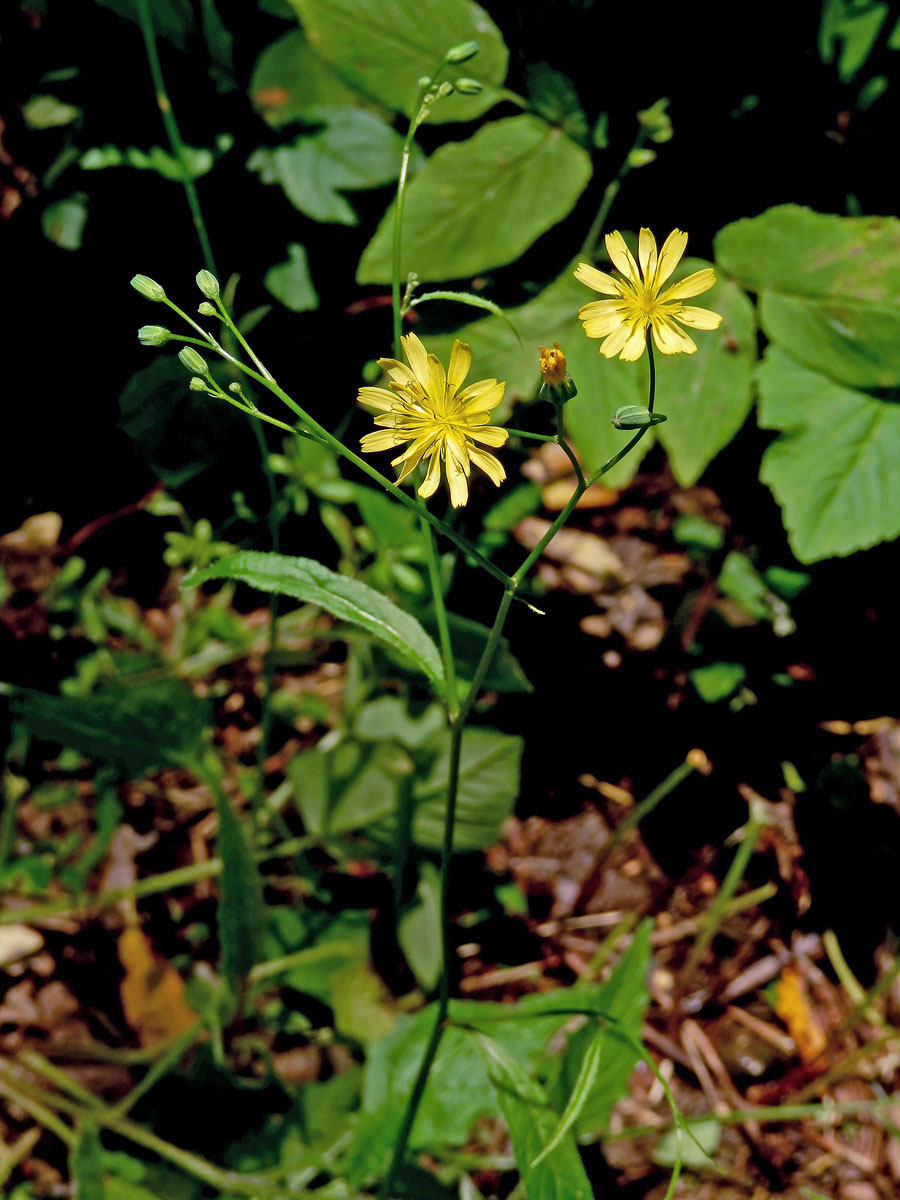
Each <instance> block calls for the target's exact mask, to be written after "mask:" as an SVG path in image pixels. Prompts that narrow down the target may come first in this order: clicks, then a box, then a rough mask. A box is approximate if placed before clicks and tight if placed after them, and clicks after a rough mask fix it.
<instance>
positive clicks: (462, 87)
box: [454, 79, 484, 96]
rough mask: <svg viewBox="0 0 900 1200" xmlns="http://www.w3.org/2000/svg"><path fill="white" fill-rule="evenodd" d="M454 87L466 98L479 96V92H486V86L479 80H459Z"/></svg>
mask: <svg viewBox="0 0 900 1200" xmlns="http://www.w3.org/2000/svg"><path fill="white" fill-rule="evenodd" d="M454 87H455V88H456V90H457V91H458V92H462V94H463V95H464V96H477V95H478V93H479V92H483V91H484V86H483V85H482V84H480V83H479V82H478V80H477V79H457V80H456V82H455V84H454Z"/></svg>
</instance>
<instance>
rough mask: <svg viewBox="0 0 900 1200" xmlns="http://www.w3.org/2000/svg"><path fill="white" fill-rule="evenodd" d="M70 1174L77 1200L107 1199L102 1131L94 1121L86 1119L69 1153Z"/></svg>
mask: <svg viewBox="0 0 900 1200" xmlns="http://www.w3.org/2000/svg"><path fill="white" fill-rule="evenodd" d="M69 1174H70V1175H71V1177H72V1184H73V1187H74V1196H75V1200H105V1197H106V1195H107V1191H106V1186H105V1184H104V1180H103V1148H102V1146H101V1144H100V1131H99V1130H98V1128H97V1126H96V1125H95V1124H94V1122H93V1121H85V1122H84V1123H83V1124H82V1125H81V1128H80V1129H79V1131H78V1136H77V1139H76V1141H75V1144H74V1145H73V1146H72V1149H71V1152H70V1154H69Z"/></svg>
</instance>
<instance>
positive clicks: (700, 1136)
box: [653, 1117, 722, 1171]
mask: <svg viewBox="0 0 900 1200" xmlns="http://www.w3.org/2000/svg"><path fill="white" fill-rule="evenodd" d="M689 1128H690V1131H691V1134H692V1136H693V1137H695V1138H696V1139H697V1142H699V1143H700V1145H699V1146H698V1145H697V1143H696V1142H693V1141H691V1139H690V1138H687V1137H683V1136H682V1137H681V1144H680V1145H679V1136H678V1135H679V1133H680V1132H681V1131H680V1130H678V1129H670V1130H669V1132H668V1133H666V1134H663V1136H662V1137H661V1138H660V1139H659V1141H658V1142H657V1144H656V1148H655V1149H654V1151H653V1161H654V1162H657V1163H659V1164H660V1166H662V1167H674V1166H675V1163H676V1162H677V1161H678V1159H679V1156H680V1158H681V1162H682V1164H683V1165H684V1166H685V1167H687V1168H689V1169H693V1170H695V1171H702V1170H704V1169H706V1168H708V1167H709V1162H710V1159H711V1158H712V1157H713V1155H714V1154H715V1153H716V1151H717V1150H718V1148H719V1142H720V1141H721V1139H722V1126H721V1124H720V1123H719V1122H718V1121H717V1120H716V1119H715V1117H710V1118H709V1120H708V1121H692V1122H691V1124H690V1127H689Z"/></svg>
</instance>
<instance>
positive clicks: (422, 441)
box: [357, 333, 509, 508]
mask: <svg viewBox="0 0 900 1200" xmlns="http://www.w3.org/2000/svg"><path fill="white" fill-rule="evenodd" d="M401 342H402V345H403V353H404V354H405V355H406V360H407V362H408V363H409V366H406V364H405V363H402V362H398V361H397V360H396V359H395V358H381V359H379V360H378V365H379V366H380V367H382V368H383V369H384V370H385V371H387V373H388V375H389V376H390V386H391V389H392V390H391V391H388V390H387V389H386V388H379V387H363V388H360V389H359V395H358V396H357V400H358V402H359V403H360V404H361V405H363V407H364V408H369V409H373V410H374V411H375V412H377V414H378V415H377V416H376V418H375V424H376V425H380V426H382V428H381V429H377V430H376V431H375V432H374V433H367V434H366V435H365V437H364V438H362V440H361V445H362V448H363V450H364V451H366V452H367V453H371V452H372V451H375V450H391V449H393V448H394V447H395V446H402V445H404V444H405V443H407V442H408V443H409V445H408V446H407V447H406V449H405V450H404V451H403V453H402V454H400V455H398V457H397V458H395V459H393V460H392V465H393V466H395V467H396V466H400V465H401V463H402V467H403V469H402V470H401V472H400V476H399V479H398V482H402V481H403V480H404V479H406V477H407V476H408V475H410V474H411V473H412V472H413V471H414V470H415V469H416V467H417V466H418V465H419V463H420V462H422V461H423V460H424V461H425V462H427V464H428V470H427V471H426V473H425V478H424V480H423V481H422V483H421V484H420V485H419V495H420V496H423V497H428V496H430V495H432V494H433V493H434V492H435V491H436V490H437V486H438V484H439V483H440V481H441V467H442V466H443V473H444V476H445V478H446V480H447V484H448V486H449V488H450V503H451V504H452V505H453V507H454V508H459V507H460V506H461V505H463V504H465V503H466V501H467V500H468V498H469V482H468V481H469V473H470V471H471V469H472V464H473V463H474V465H475V466H476V467H480V468H481V470H482V471H484V473H485V475H487V477H488V478H489V479H490V480H492V482H493V483H496V484H497V485H498V486H499V484H501V483H502V482H503V480H504V479H505V478H506V472H505V471H504V469H503V467H502V465H501V464H500V463H499V462H498V461H497V459H496V458H495V457H494V456H493V454H488V453H487V451H486V450H482V449H481V446H478V445H476V444H475V443H476V442H481V443H482V444H483V445H485V446H502V445H503V443H504V442H505V441H506V439H507V438H508V437H509V434H508V433H507V432H506V430H505V429H501V428H499V426H496V425H488V423H487V421H488V416H489V414H490V411H491V409H492V408H496V407H497V405H498V404H499V403H500V401H501V399H502V398H503V392H504V389H505V388H506V384H505V383H498V382H497V380H496V379H482V380H481V382H480V383H470V384H469V386H468V387H467V388H464V389H463V390H462V391H460V390H459V389H460V387H461V386H462V383H463V380H464V379H465V377H466V375H468V373H469V367H470V366H471V365H472V351H471V350H470V348H469V347H468V346H467V345H466V344H465V342H454V343H453V350H452V352H451V354H450V366H449V368H448V370H447V373H446V375H445V374H444V368H443V366H442V365H441V363H440V360H439V359H438V358H437V356H436V355H434V354H429V353H428V352H427V351H426V349H425V347H424V346H423V345H422V343H421V342H420V341H419V339H418V338H417V337H416V335H415V334H414V333H410V334H407V336H406V337H405V338H401Z"/></svg>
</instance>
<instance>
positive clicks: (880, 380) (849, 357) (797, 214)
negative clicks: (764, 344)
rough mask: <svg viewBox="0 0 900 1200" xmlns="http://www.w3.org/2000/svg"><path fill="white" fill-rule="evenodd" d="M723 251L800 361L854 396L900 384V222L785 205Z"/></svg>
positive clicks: (720, 259) (775, 337)
mask: <svg viewBox="0 0 900 1200" xmlns="http://www.w3.org/2000/svg"><path fill="white" fill-rule="evenodd" d="M715 249H716V262H717V263H718V264H719V265H720V266H721V267H722V268H723V269H724V270H725V271H727V272H728V273H729V274H730V275H732V276H733V277H734V278H735V279H737V280H738V282H739V283H740V284H741V285H742V286H743V287H744V288H746V289H748V290H749V291H753V292H757V293H758V294H759V314H760V323H761V325H762V328H763V330H764V332H765V334H766V336H767V337H769V338H770V339H771V340H772V341H773V342H775V343H777V344H778V345H780V346H781V347H782V348H783V349H785V350H787V351H788V352H789V353H790V354H792V355H793V356H794V358H797V359H799V360H800V361H801V362H803V363H805V364H806V365H807V366H810V367H812V368H814V369H815V370H816V371H820V372H821V373H822V374H824V375H830V376H831V377H832V378H834V379H837V380H840V381H841V382H843V383H848V384H851V385H852V386H854V387H895V386H897V385H898V384H900V220H898V219H897V218H895V217H833V216H827V215H824V214H822V213H815V212H813V211H812V210H811V209H808V208H800V207H798V206H797V205H793V204H785V205H782V206H780V207H778V208H771V209H769V210H768V212H765V213H763V214H762V215H761V216H759V217H753V218H751V219H749V220H744V221H736V222H734V224H732V225H727V226H726V227H725V228H724V229H723V230H721V231H720V232H719V234H718V235H717V237H716V241H715Z"/></svg>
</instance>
